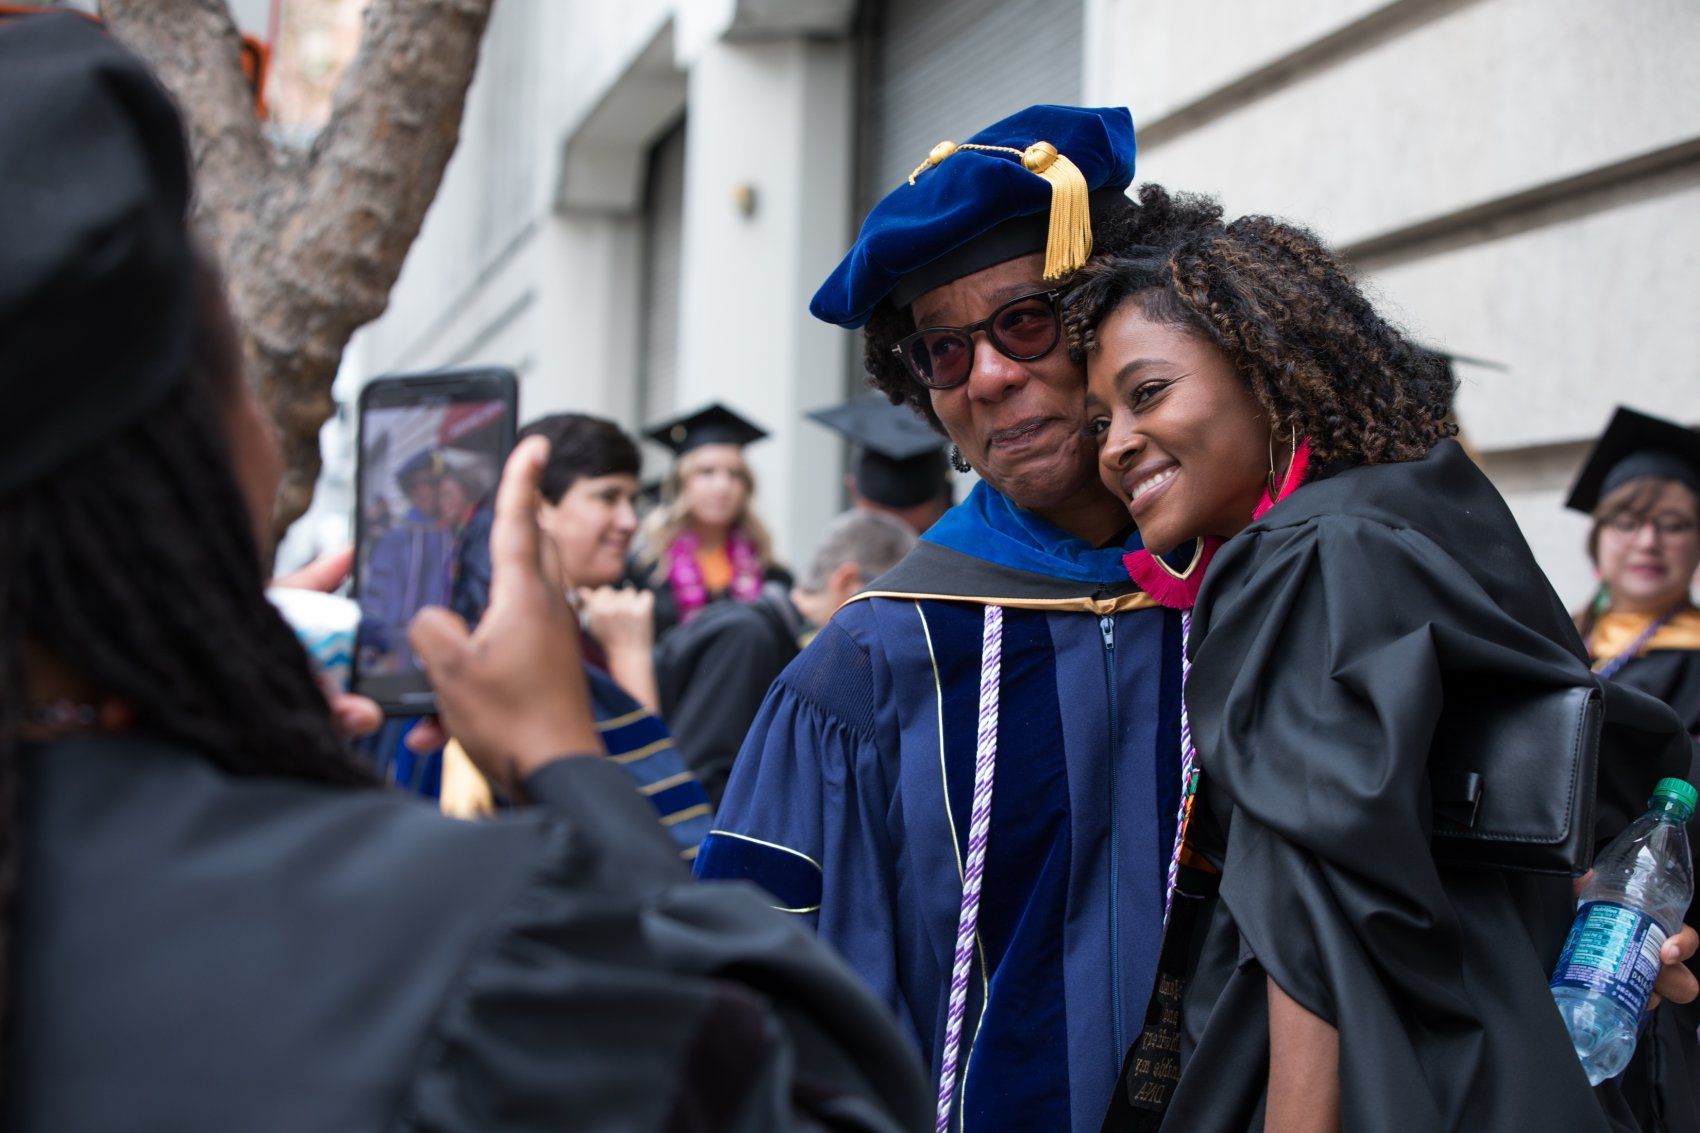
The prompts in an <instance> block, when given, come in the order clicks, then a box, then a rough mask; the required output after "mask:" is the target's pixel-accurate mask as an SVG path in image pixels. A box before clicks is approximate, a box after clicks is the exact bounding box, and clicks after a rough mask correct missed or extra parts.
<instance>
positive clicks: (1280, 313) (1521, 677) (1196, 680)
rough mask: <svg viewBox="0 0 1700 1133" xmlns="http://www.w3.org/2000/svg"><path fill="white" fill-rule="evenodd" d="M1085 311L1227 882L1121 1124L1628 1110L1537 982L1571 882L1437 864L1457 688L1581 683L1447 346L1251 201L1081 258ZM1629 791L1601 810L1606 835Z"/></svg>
mask: <svg viewBox="0 0 1700 1133" xmlns="http://www.w3.org/2000/svg"><path fill="white" fill-rule="evenodd" d="M1070 308H1071V316H1070V330H1071V334H1072V339H1073V342H1074V343H1075V345H1076V347H1077V349H1080V350H1082V351H1083V352H1084V355H1085V358H1086V363H1087V371H1088V381H1089V387H1088V407H1087V420H1088V428H1089V430H1090V431H1092V432H1094V433H1095V434H1097V436H1098V443H1099V445H1100V450H1099V451H1100V463H1101V471H1102V474H1103V478H1104V481H1105V483H1106V485H1107V486H1108V487H1109V488H1110V489H1111V490H1112V491H1113V492H1115V493H1117V494H1118V496H1119V497H1120V498H1121V499H1122V500H1123V501H1125V502H1126V504H1127V507H1128V513H1129V515H1130V516H1131V517H1132V518H1133V520H1134V521H1135V522H1136V523H1137V524H1138V525H1139V529H1140V534H1141V535H1142V536H1143V538H1144V542H1145V547H1146V548H1147V550H1146V551H1145V552H1136V553H1135V554H1132V555H1130V556H1128V566H1129V570H1130V573H1132V574H1133V576H1134V577H1135V578H1136V579H1137V580H1139V581H1140V582H1141V583H1142V585H1144V586H1145V587H1146V588H1147V590H1149V591H1150V592H1152V593H1153V594H1154V595H1158V596H1160V597H1161V598H1162V599H1163V600H1165V601H1167V602H1169V603H1170V604H1173V605H1176V606H1180V607H1183V608H1185V607H1188V606H1192V607H1193V608H1192V610H1191V614H1190V619H1189V620H1190V626H1189V630H1188V643H1187V655H1188V659H1189V661H1190V673H1189V675H1188V676H1187V678H1186V691H1185V703H1186V706H1187V708H1188V710H1189V724H1190V738H1191V740H1192V741H1195V744H1194V746H1195V749H1196V767H1197V768H1198V769H1200V770H1201V771H1202V779H1201V781H1202V787H1201V788H1200V792H1201V793H1200V794H1198V795H1197V796H1196V797H1195V800H1194V805H1193V815H1192V820H1191V821H1190V823H1189V824H1188V833H1187V842H1188V846H1187V848H1186V850H1185V852H1184V853H1183V852H1180V851H1177V859H1180V860H1181V862H1182V864H1183V865H1184V866H1185V867H1186V872H1185V873H1184V874H1182V873H1180V872H1179V871H1177V874H1178V875H1179V876H1178V880H1180V882H1181V884H1182V889H1181V891H1182V892H1183V893H1184V892H1188V891H1192V892H1197V893H1200V894H1203V893H1206V892H1208V891H1209V888H1210V886H1209V885H1207V884H1198V885H1194V884H1193V882H1191V881H1189V880H1187V878H1189V877H1202V876H1204V875H1207V874H1209V873H1211V872H1212V871H1214V872H1217V873H1218V874H1219V893H1218V894H1216V895H1213V896H1211V897H1209V898H1207V899H1202V900H1199V901H1191V900H1188V899H1186V898H1184V897H1183V898H1176V899H1175V906H1174V908H1175V909H1176V910H1177V911H1175V912H1172V913H1171V922H1170V924H1171V932H1172V933H1173V932H1174V931H1175V930H1176V926H1178V925H1179V924H1181V923H1182V922H1184V921H1188V920H1192V921H1196V924H1197V931H1196V932H1195V933H1193V935H1192V939H1191V940H1190V942H1189V943H1188V947H1183V948H1181V949H1180V951H1181V953H1182V956H1181V962H1180V963H1178V964H1169V963H1167V962H1166V965H1165V966H1166V969H1167V970H1168V972H1169V974H1170V976H1171V977H1172V978H1171V979H1170V980H1169V981H1167V983H1166V985H1165V987H1164V988H1162V989H1160V990H1163V991H1167V992H1170V993H1172V994H1173V995H1174V996H1176V997H1178V998H1180V1000H1181V1001H1180V1002H1179V1003H1178V1004H1176V1003H1170V1004H1167V1006H1168V1007H1169V1008H1170V1010H1171V1011H1172V1013H1173V1014H1172V1016H1171V1018H1170V1019H1168V1020H1167V1022H1169V1023H1172V1024H1175V1026H1173V1027H1170V1028H1169V1033H1167V1034H1165V1033H1164V1023H1165V1019H1164V1018H1163V1010H1162V1009H1163V1007H1164V1006H1165V1004H1164V1003H1162V1002H1161V1000H1160V1001H1159V1003H1158V1005H1157V1009H1156V1010H1154V1011H1153V1013H1152V1016H1151V1020H1152V1022H1151V1025H1150V1026H1148V1032H1147V1042H1148V1044H1149V1046H1148V1049H1145V1050H1144V1051H1142V1050H1141V1048H1139V1047H1136V1048H1135V1051H1134V1053H1133V1056H1131V1057H1130V1058H1129V1060H1128V1064H1127V1067H1126V1078H1125V1080H1124V1091H1123V1096H1124V1097H1126V1098H1127V1099H1128V1105H1127V1106H1126V1107H1125V1108H1124V1109H1123V1110H1122V1111H1121V1113H1120V1114H1119V1116H1118V1115H1114V1114H1113V1115H1112V1118H1113V1122H1115V1123H1120V1124H1121V1125H1123V1126H1124V1127H1131V1128H1139V1127H1149V1126H1150V1125H1151V1124H1153V1123H1154V1122H1155V1121H1157V1120H1158V1119H1159V1116H1160V1115H1161V1117H1160V1119H1161V1120H1162V1122H1163V1127H1164V1128H1166V1129H1176V1130H1186V1131H1189V1133H1193V1131H1212V1133H1214V1131H1227V1130H1260V1129H1264V1128H1268V1129H1271V1130H1279V1131H1281V1133H1293V1131H1298V1130H1333V1129H1340V1128H1344V1129H1349V1130H1352V1131H1353V1133H1365V1131H1369V1133H1379V1131H1386V1133H1393V1131H1398V1133H1422V1131H1429V1130H1433V1131H1440V1130H1464V1129H1467V1130H1489V1129H1492V1130H1500V1129H1542V1130H1603V1129H1606V1128H1609V1127H1610V1122H1611V1121H1612V1120H1613V1119H1612V1118H1611V1117H1608V1110H1611V1109H1614V1108H1615V1109H1617V1110H1621V1104H1620V1101H1618V1100H1616V1099H1612V1098H1596V1096H1595V1094H1594V1093H1593V1092H1591V1091H1590V1089H1589V1086H1588V1081H1587V1078H1586V1076H1585V1075H1584V1074H1583V1072H1582V1069H1581V1067H1580V1065H1579V1063H1578V1060H1577V1058H1576V1056H1575V1054H1574V1053H1573V1051H1572V1049H1571V1045H1570V1042H1569V1039H1568V1036H1567V1035H1566V1034H1565V1031H1564V1028H1563V1026H1562V1024H1561V1023H1560V1021H1559V1017H1558V1013H1557V1011H1556V1010H1555V1009H1554V1006H1553V1002H1552V999H1551V996H1550V994H1549V992H1548V990H1547V975H1548V972H1549V971H1550V968H1551V965H1552V963H1553V962H1554V961H1555V960H1556V958H1557V954H1558V950H1559V947H1560V945H1561V943H1562V941H1563V938H1564V935H1565V930H1566V928H1567V927H1568V924H1569V921H1570V917H1571V913H1572V908H1573V906H1572V892H1571V886H1570V883H1569V882H1568V881H1567V879H1565V878H1564V877H1562V876H1544V875H1538V874H1533V873H1513V872H1506V871H1489V870H1473V871H1472V870H1464V869H1458V868H1452V867H1448V866H1444V865H1441V864H1439V863H1437V861H1436V859H1435V856H1434V854H1433V853H1432V851H1431V846H1430V833H1431V828H1432V817H1431V816H1432V807H1433V800H1432V799H1431V796H1430V790H1429V786H1428V778H1427V769H1428V761H1429V755H1430V748H1431V743H1432V742H1433V739H1434V737H1435V734H1436V729H1437V727H1439V726H1441V725H1442V724H1443V723H1444V721H1445V719H1446V717H1445V706H1446V703H1447V698H1448V694H1449V693H1450V692H1451V691H1452V690H1455V689H1458V688H1459V687H1460V686H1461V685H1462V686H1467V687H1468V688H1469V689H1470V690H1471V691H1473V692H1475V693H1477V694H1480V693H1483V692H1484V691H1485V692H1488V693H1489V694H1491V692H1492V691H1493V690H1494V689H1497V688H1500V687H1502V686H1501V682H1503V683H1504V687H1510V686H1511V685H1514V684H1515V685H1518V686H1524V685H1528V686H1534V687H1539V688H1547V689H1559V690H1563V689H1575V688H1585V687H1589V686H1590V685H1591V683H1592V682H1593V680H1594V678H1593V676H1592V674H1590V672H1589V670H1588V665H1587V661H1586V659H1585V656H1584V653H1583V650H1582V645H1581V642H1580V640H1579V639H1578V638H1577V635H1576V632H1575V628H1574V626H1572V625H1571V623H1570V620H1569V617H1568V615H1567V614H1566V612H1565V610H1564V607H1563V606H1562V605H1561V604H1560V602H1559V600H1558V598H1557V596H1556V595H1555V594H1554V593H1553V591H1552V588H1551V587H1550V586H1549V585H1548V584H1547V582H1546V580H1545V578H1544V577H1543V576H1542V574H1541V572H1540V570H1539V569H1538V568H1537V566H1536V564H1535V562H1534V560H1533V558H1532V556H1531V555H1530V553H1529V550H1528V548H1527V546H1526V544H1525V543H1524V541H1523V539H1522V537H1521V535H1520V534H1519V532H1518V530H1517V527H1516V524H1515V523H1514V522H1513V520H1512V517H1511V515H1510V513H1509V511H1508V510H1507V509H1506V506H1505V504H1504V502H1503V501H1502V500H1501V499H1500V497H1499V495H1498V493H1497V492H1496V491H1495V490H1494V488H1493V486H1492V485H1491V484H1489V483H1488V481H1487V479H1486V477H1484V476H1483V475H1482V473H1481V472H1480V471H1479V470H1478V469H1477V468H1476V467H1475V466H1474V464H1472V463H1471V461H1470V459H1469V458H1468V457H1467V456H1466V455H1465V454H1464V451H1463V450H1462V449H1461V448H1460V447H1459V446H1458V444H1457V443H1456V442H1455V441H1453V440H1451V439H1449V435H1450V433H1451V431H1452V430H1451V428H1450V426H1449V425H1448V424H1447V415H1448V412H1449V410H1450V405H1451V398H1452V392H1453V379H1452V376H1451V374H1450V371H1449V368H1448V366H1447V364H1446V362H1445V360H1444V359H1443V358H1441V357H1439V356H1438V355H1436V354H1434V353H1433V352H1431V351H1428V350H1425V349H1423V348H1421V347H1420V346H1418V345H1416V344H1415V343H1413V342H1411V341H1410V340H1409V339H1408V338H1406V337H1405V336H1404V335H1402V334H1401V333H1400V332H1399V331H1397V330H1396V329H1395V328H1393V327H1392V326H1390V325H1389V324H1387V323H1386V322H1385V321H1384V320H1382V319H1381V318H1380V317H1379V316H1378V315H1377V314H1376V312H1375V311H1374V309H1373V308H1372V307H1371V306H1370V304H1369V303H1368V302H1367V301H1366V300H1365V299H1364V297H1363V295H1362V293H1361V292H1360V291H1359V290H1358V288H1357V287H1356V286H1355V285H1354V284H1353V282H1352V281H1351V280H1350V278H1349V277H1348V276H1347V274H1346V273H1345V271H1344V270H1343V269H1342V267H1341V265H1340V264H1339V263H1338V262H1337V261H1336V260H1335V259H1334V258H1333V257H1332V256H1330V255H1329V254H1328V253H1327V252H1326V251H1325V250H1324V249H1323V247H1322V246H1321V245H1320V244H1319V243H1318V242H1317V241H1316V239H1315V238H1314V237H1312V236H1311V235H1310V234H1309V233H1307V232H1305V231H1302V230H1300V229H1296V228H1293V227H1290V226H1287V225H1284V224H1280V223H1277V222H1274V221H1271V220H1268V219H1264V218H1245V219H1242V220H1239V221H1236V222H1234V223H1232V224H1229V225H1225V226H1224V225H1219V224H1213V225H1209V226H1207V227H1205V228H1201V229H1199V230H1197V231H1195V232H1193V233H1191V234H1189V235H1185V236H1183V237H1182V238H1181V239H1179V240H1178V241H1176V242H1175V243H1173V244H1171V245H1169V246H1165V247H1162V248H1154V249H1149V250H1147V251H1145V252H1143V253H1137V254H1135V255H1133V256H1132V257H1128V258H1116V259H1112V260H1108V261H1105V262H1101V263H1099V264H1097V265H1095V266H1089V267H1088V268H1087V269H1086V271H1085V273H1083V278H1082V280H1081V281H1080V284H1079V286H1078V287H1077V289H1076V292H1075V294H1074V296H1073V298H1072V299H1071V304H1070ZM1153 555H1166V556H1169V558H1168V559H1166V560H1162V559H1157V558H1154V557H1153ZM1642 707H1643V708H1644V709H1646V710H1648V711H1652V712H1654V713H1655V716H1654V718H1655V719H1657V720H1659V721H1660V726H1661V727H1663V729H1664V732H1665V735H1664V736H1663V738H1662V740H1661V741H1660V742H1659V743H1657V744H1655V745H1653V747H1654V750H1653V751H1651V752H1649V753H1648V757H1647V766H1646V767H1645V769H1644V772H1645V773H1644V774H1642V775H1640V776H1638V777H1636V787H1635V788H1634V789H1632V790H1631V794H1633V793H1634V791H1635V790H1640V789H1641V787H1642V786H1643V784H1642V782H1641V781H1642V780H1644V788H1645V790H1650V789H1651V787H1652V784H1653V782H1654V781H1655V780H1656V779H1657V777H1658V775H1659V774H1661V773H1677V774H1680V773H1684V772H1686V771H1687V758H1686V753H1685V752H1683V751H1682V750H1681V748H1680V746H1679V745H1680V744H1681V743H1682V742H1683V737H1682V736H1681V735H1680V732H1679V729H1678V728H1677V725H1676V721H1675V720H1674V719H1669V718H1668V714H1665V715H1658V713H1662V712H1663V709H1662V706H1658V705H1656V704H1651V702H1649V703H1648V704H1646V705H1643V706H1642ZM1643 797H1644V791H1643ZM1631 805H1635V806H1637V807H1638V805H1639V804H1638V803H1631V802H1628V801H1624V800H1619V799H1616V797H1615V796H1612V797H1602V803H1601V807H1602V810H1613V809H1614V807H1615V811H1616V813H1614V814H1613V815H1612V816H1610V817H1609V818H1608V820H1607V824H1608V825H1610V824H1611V823H1612V822H1621V821H1625V820H1626V818H1627V815H1626V814H1625V813H1623V812H1626V811H1627V810H1628V808H1629V807H1630V806H1631ZM1172 876H1174V875H1172ZM1187 886H1192V888H1191V889H1190V890H1189V889H1188V888H1187ZM1183 908H1184V909H1185V912H1184V913H1182V912H1180V911H1179V910H1181V909H1183ZM1172 943H1173V941H1171V944H1172ZM1694 943H1695V940H1694V936H1693V933H1692V930H1690V931H1688V932H1686V933H1684V934H1682V937H1681V943H1680V944H1676V943H1673V944H1672V945H1670V946H1669V948H1668V949H1667V952H1666V955H1665V957H1664V959H1665V960H1666V963H1667V967H1666V979H1665V982H1664V985H1663V986H1664V988H1665V989H1666V990H1667V992H1669V993H1671V994H1673V995H1675V996H1677V997H1681V998H1692V997H1693V995H1694V993H1695V988H1694V984H1693V980H1692V978H1691V977H1689V976H1688V975H1687V972H1686V970H1683V969H1681V968H1680V965H1675V964H1674V961H1675V960H1676V959H1677V958H1678V955H1679V954H1682V953H1690V952H1692V950H1693V947H1694ZM1167 955H1168V953H1167V951H1166V956H1167ZM1177 1029H1178V1031H1179V1033H1178V1034H1175V1033H1173V1032H1174V1031H1175V1030H1177ZM1174 1048H1178V1050H1179V1055H1180V1078H1179V1081H1178V1083H1173V1082H1171V1081H1170V1080H1169V1078H1172V1070H1171V1071H1170V1073H1169V1074H1167V1075H1166V1074H1165V1072H1164V1071H1165V1065H1166V1063H1168V1062H1169V1061H1170V1060H1169V1059H1167V1058H1166V1057H1165V1055H1166V1052H1167V1051H1169V1050H1172V1049H1174ZM1171 1086H1172V1090H1173V1092H1172V1096H1170V1097H1169V1098H1168V1100H1167V1112H1166V1115H1162V1104H1163V1096H1164V1094H1165V1093H1167V1092H1168V1090H1169V1089H1170V1088H1171Z"/></svg>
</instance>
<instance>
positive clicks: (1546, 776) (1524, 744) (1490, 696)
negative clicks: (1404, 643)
mask: <svg viewBox="0 0 1700 1133" xmlns="http://www.w3.org/2000/svg"><path fill="white" fill-rule="evenodd" d="M1603 715H1604V712H1603V704H1602V694H1601V691H1600V689H1599V687H1597V686H1595V685H1589V686H1579V687H1576V688H1558V689H1554V688H1528V689H1517V688H1507V687H1506V686H1505V685H1503V684H1500V683H1498V682H1487V683H1486V685H1485V686H1483V687H1477V688H1449V689H1448V690H1447V693H1446V709H1445V711H1444V712H1442V713H1441V720H1440V726H1439V727H1438V728H1437V729H1436V731H1435V738H1434V743H1433V746H1432V747H1431V748H1430V752H1429V787H1430V790H1431V792H1432V795H1433V805H1434V830H1433V845H1434V856H1435V859H1436V860H1437V861H1439V862H1441V863H1442V864H1444V865H1455V866H1473V867H1478V868H1483V869H1507V870H1521V871H1528V872H1533V873H1556V874H1565V875H1575V874H1579V873H1581V872H1582V871H1584V870H1586V869H1587V868H1588V866H1589V865H1590V864H1592V862H1593V857H1594V807H1595V791H1596V786H1597V782H1598V779H1599V767H1600V736H1601V727H1602V719H1603ZM1650 785H1651V784H1649V786H1650Z"/></svg>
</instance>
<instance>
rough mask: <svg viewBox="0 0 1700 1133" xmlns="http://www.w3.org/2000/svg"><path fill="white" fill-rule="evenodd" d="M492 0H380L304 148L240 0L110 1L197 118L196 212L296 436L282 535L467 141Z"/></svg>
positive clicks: (119, 31) (281, 508)
mask: <svg viewBox="0 0 1700 1133" xmlns="http://www.w3.org/2000/svg"><path fill="white" fill-rule="evenodd" d="M491 3H492V0H371V4H370V6H369V7H368V9H367V11H366V17H365V28H364V30H363V32H362V33H361V40H360V51H359V54H358V55H357V56H356V57H355V59H354V61H353V63H352V64H350V66H349V68H348V70H347V71H346V72H345V73H344V74H343V76H342V80H341V82H340V83H339V84H338V85H337V89H336V95H335V98H334V100H333V104H332V109H331V116H330V120H329V122H328V123H327V124H326V125H325V128H324V130H323V131H322V132H321V133H320V134H319V136H318V139H317V140H316V141H315V142H314V144H313V148H312V150H311V152H309V153H307V154H306V155H298V154H291V153H288V152H285V151H283V150H281V149H279V148H278V147H276V146H274V145H272V144H271V143H270V142H269V141H268V140H267V139H266V137H265V135H264V134H263V133H262V132H261V129H260V124H259V121H258V120H257V119H256V117H255V115H254V106H253V99H252V96H251V93H250V92H249V90H248V86H247V82H246V80H245V79H244V77H243V75H242V70H241V65H240V58H239V52H240V46H239V45H240V39H239V36H238V34H237V31H236V27H235V25H234V23H233V22H232V20H231V17H230V11H229V8H228V6H227V0H102V2H101V14H102V15H103V16H104V17H105V19H106V22H107V25H108V26H109V27H110V28H111V29H112V31H113V33H114V34H116V35H117V36H118V38H119V39H121V40H123V41H124V42H125V43H126V44H128V45H129V46H130V47H131V48H132V49H133V50H135V51H136V52H137V53H138V54H140V55H141V56H142V57H143V58H145V59H146V60H147V61H148V62H149V63H150V64H151V65H152V66H153V68H154V70H155V71H156V72H157V73H158V75H159V77H160V80H161V81H162V82H163V83H164V84H165V86H166V87H167V89H169V90H170V91H171V93H172V94H173V95H174V96H175V97H176V98H177V101H178V104H179V106H180V107H181V108H182V111H183V116H184V119H185V121H186V122H187V124H188V128H189V143H190V148H191V150H192V151H193V153H194V158H195V167H196V186H197V191H198V199H197V202H196V206H195V219H196V223H197V226H198V227H199V229H200V231H201V232H202V233H203V235H204V237H205V238H206V240H207V241H208V243H210V244H211V246H212V248H213V250H214V252H216V253H217V255H218V258H219V260H220V261H221V263H222V264H223V266H224V271H225V275H226V279H227V288H228V291H229V295H230V305H231V310H232V311H233V312H234V313H235V315H236V320H237V323H238V324H239V325H240V327H241V329H242V334H243V342H244V347H245V353H246V356H247V363H248V376H249V379H250V380H251V381H252V382H253V383H254V385H255V388H256V389H257V390H258V392H259V394H260V398H261V400H262V401H263V402H264V404H265V405H266V407H267V409H269V410H270V412H271V414H272V417H273V419H274V420H275V421H276V422H277V426H278V431H279V434H280V436H281V438H282V441H283V451H284V458H285V461H286V468H287V470H286V472H285V474H284V480H283V487H282V489H281V491H280V492H279V494H278V499H277V502H276V506H275V508H274V511H273V529H274V532H275V533H276V534H277V535H279V536H281V535H282V534H283V532H284V531H285V530H286V529H287V528H288V526H289V525H290V524H291V523H292V522H294V521H295V520H296V519H297V518H298V517H299V516H300V515H301V514H302V513H303V512H305V511H306V510H307V505H308V504H309V503H311V502H312V499H313V485H314V482H315V481H316V480H317V479H318V475H319V429H320V427H321V426H323V425H324V423H325V421H326V419H327V418H329V417H330V415H331V413H332V411H333V410H334V408H335V405H334V403H333V402H332V400H331V382H332V381H333V380H334V379H335V377H336V372H337V366H338V363H339V362H340V361H341V359H342V351H343V347H344V346H346V345H347V344H348V340H349V338H350V336H352V335H353V334H354V332H355V331H356V330H357V329H359V328H360V327H361V326H363V325H364V324H366V323H368V322H370V321H371V320H373V319H375V318H377V317H378V315H380V314H382V313H383V310H384V307H385V306H386V305H387V304H388V302H389V293H390V288H391V287H392V286H394V284H395V281H396V276H397V275H399V274H400V272H401V265H402V261H403V259H404V258H405V257H406V255H407V249H408V247H409V246H410V245H411V244H412V243H413V239H414V237H415V236H417V235H418V234H419V226H420V225H421V224H422V223H423V222H424V220H425V210H426V209H427V208H428V207H429V206H430V203H431V199H432V197H434V196H435V195H436V192H437V186H438V184H439V183H440V182H441V181H442V177H443V170H444V168H445V167H446V166H447V165H448V161H449V157H450V155H451V154H453V153H454V149H455V143H456V142H457V141H458V140H459V137H460V119H461V110H462V108H463V107H464V106H465V103H466V90H467V87H468V86H469V85H470V84H471V82H472V74H473V68H474V67H475V65H476V64H477V62H478V45H479V42H480V40H481V39H482V38H483V35H484V27H485V24H486V23H487V22H488V21H489V18H490V5H491Z"/></svg>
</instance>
